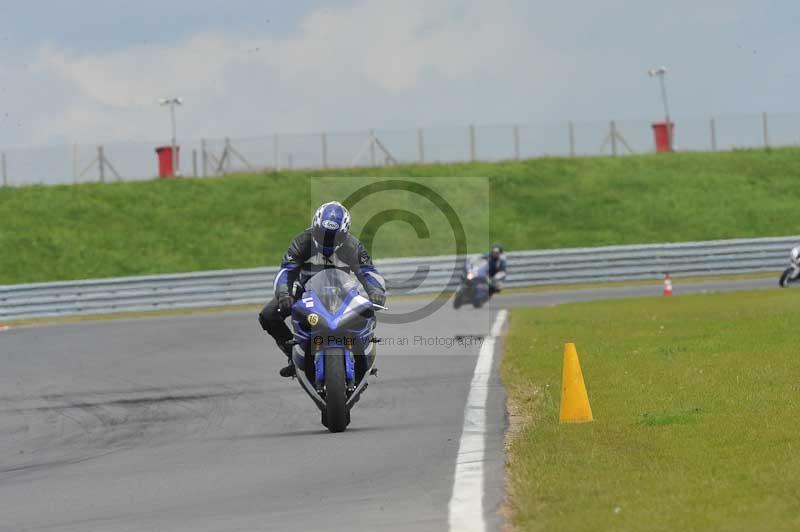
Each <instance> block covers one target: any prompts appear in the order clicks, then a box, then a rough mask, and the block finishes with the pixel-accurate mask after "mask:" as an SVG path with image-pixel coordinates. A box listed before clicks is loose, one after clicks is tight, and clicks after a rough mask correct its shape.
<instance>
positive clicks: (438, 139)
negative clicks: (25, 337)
mask: <svg viewBox="0 0 800 532" xmlns="http://www.w3.org/2000/svg"><path fill="white" fill-rule="evenodd" d="M674 123H675V126H674V127H675V129H674V148H675V150H676V151H717V150H733V149H738V148H763V147H779V146H795V145H800V113H785V114H760V115H731V116H719V117H711V118H703V117H678V118H677V119H675V120H674ZM157 146H158V143H151V142H109V143H105V144H102V145H72V146H69V145H64V146H49V147H37V148H16V149H8V150H0V179H2V181H0V185H3V186H17V185H29V184H40V183H41V184H62V183H83V182H90V181H92V182H98V181H106V182H109V181H114V180H126V181H127V180H137V179H150V178H153V177H154V176H156V175H158V161H157V157H156V153H155V148H156V147H157ZM653 151H655V143H654V135H653V129H652V123H651V122H650V121H647V120H619V121H609V122H564V123H548V124H497V125H476V126H471V125H464V126H460V127H430V128H424V129H407V130H373V131H355V132H330V133H315V134H314V133H311V134H287V135H284V134H271V135H265V136H263V137H250V138H215V139H197V140H191V141H184V142H182V143H181V149H180V152H181V153H180V165H179V166H180V173H181V174H182V175H184V176H197V177H204V176H218V175H225V174H228V173H232V172H247V171H271V170H286V169H298V168H323V169H324V168H337V167H338V168H342V167H353V166H367V167H369V166H384V165H392V164H406V163H422V162H426V163H427V162H466V161H497V160H504V159H526V158H533V157H545V156H560V157H579V156H589V155H627V154H632V153H650V152H653Z"/></svg>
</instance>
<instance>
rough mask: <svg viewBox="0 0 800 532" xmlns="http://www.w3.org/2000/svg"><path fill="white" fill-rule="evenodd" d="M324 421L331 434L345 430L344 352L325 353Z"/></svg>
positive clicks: (331, 351)
mask: <svg viewBox="0 0 800 532" xmlns="http://www.w3.org/2000/svg"><path fill="white" fill-rule="evenodd" d="M324 356H325V405H326V408H325V410H326V412H325V413H326V415H325V416H324V417H325V421H326V422H327V423H326V426H327V427H328V430H329V431H331V432H342V431H344V429H346V428H347V422H348V419H347V418H348V417H349V416H348V415H347V406H346V403H347V382H346V379H345V370H344V357H345V354H344V350H343V349H329V350H328V351H326V352H325V355H324Z"/></svg>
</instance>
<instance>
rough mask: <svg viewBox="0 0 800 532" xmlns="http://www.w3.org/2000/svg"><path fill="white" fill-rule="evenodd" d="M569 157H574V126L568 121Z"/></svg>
mask: <svg viewBox="0 0 800 532" xmlns="http://www.w3.org/2000/svg"><path fill="white" fill-rule="evenodd" d="M569 156H570V157H575V125H574V124H573V123H572V120H570V121H569Z"/></svg>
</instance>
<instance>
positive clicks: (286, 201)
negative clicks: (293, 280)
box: [0, 149, 800, 284]
mask: <svg viewBox="0 0 800 532" xmlns="http://www.w3.org/2000/svg"><path fill="white" fill-rule="evenodd" d="M323 176H333V177H334V179H327V180H324V181H320V179H321V178H322V177H323ZM347 176H355V177H357V178H358V177H360V178H361V179H362V181H360V183H366V182H368V180H365V179H363V178H364V176H376V177H406V176H411V177H428V176H439V179H436V180H435V185H436V188H437V190H447V191H448V194H446V195H445V199H446V200H447V201H448V202H449V203H450V204H452V205H453V207H454V208H456V210H457V211H458V213H459V216H460V218H461V219H462V220H463V221H464V223H465V226H467V227H466V229H467V231H468V240H469V244H470V248H471V249H470V251H477V250H478V249H480V248H482V247H483V246H485V245H486V243H487V241H495V240H497V241H501V242H502V243H504V244H505V245H506V247H507V248H508V249H533V248H556V247H567V246H594V245H604V244H625V243H643V242H664V241H686V240H703V239H712V238H729V237H731V238H732V237H749V236H779V235H788V234H793V233H797V232H798V231H797V229H796V227H795V226H794V224H793V223H791V221H792V220H794V218H795V216H796V213H797V205H798V200H800V187H798V186H797V184H798V181H800V150H794V149H782V150H773V151H743V152H733V153H715V154H701V153H697V154H669V155H661V156H658V155H642V156H632V157H620V158H579V159H559V158H552V159H536V160H529V161H519V162H502V163H474V164H447V165H435V164H431V165H413V166H399V167H388V168H372V169H348V170H336V171H325V172H321V171H320V172H301V171H297V172H283V173H278V174H261V175H238V176H229V177H226V178H214V179H203V180H201V179H183V180H171V181H146V182H135V183H112V184H105V185H101V184H84V185H78V186H57V187H41V186H34V187H25V188H0V250H2V251H0V284H10V283H19V282H33V281H48V280H58V279H77V278H87V277H108V276H122V275H134V274H147V273H163V272H182V271H193V270H207V269H220V268H241V267H255V266H261V265H265V264H274V263H276V262H277V261H278V260H279V258H280V255H281V254H282V253H283V251H284V250H285V248H286V244H287V242H288V240H289V239H290V238H291V236H293V235H294V234H295V233H297V232H298V231H300V230H302V229H303V228H304V227H306V226H307V225H308V223H309V219H310V215H311V211H312V205H313V204H315V203H316V202H317V200H318V198H320V197H322V196H325V197H327V198H336V199H342V198H341V197H339V196H341V195H342V194H344V192H343V191H344V189H346V188H348V187H350V188H352V187H351V185H352V181H351V180H349V179H346V177H347ZM462 176H479V177H485V178H487V181H486V183H487V185H486V189H485V190H484V189H483V188H482V186H481V185H480V183H479V182H477V181H476V182H473V184H468V185H464V184H463V183H464V181H463V180H462V179H459V178H460V177H462ZM487 196H488V198H487ZM487 200H488V201H487ZM365 203H371V205H370V207H371V208H373V209H375V210H379V209H387V208H391V209H398V208H406V207H409V208H412V209H413V208H417V210H419V208H422V214H421V217H422V219H423V220H424V221H425V222H427V223H428V224H429V226H430V227H432V229H431V233H432V234H431V235H429V238H425V239H419V238H418V236H417V234H416V233H415V231H414V230H413V229H412V227H411V226H410V225H409V224H407V223H403V222H401V221H395V222H391V223H390V224H387V225H385V226H384V227H383V228H381V229H380V230H379V231H378V233H377V235H376V238H375V245H374V249H373V250H372V252H373V255H374V256H376V257H386V256H404V255H406V256H408V255H418V254H442V253H453V252H454V247H453V243H452V240H453V237H452V233H451V232H450V230H449V226H447V225H446V224H445V223H444V220H443V219H439V218H437V215H436V214H435V213H428V214H426V212H427V211H425V208H426V207H425V205H426V204H425V201H420V200H419V198H414V197H412V196H402V195H401V196H397V195H395V196H393V195H391V194H390V195H388V196H385V195H384V196H381V195H376V196H374V197H373V198H371V199H370V201H369V202H365ZM428 210H429V211H430V209H428ZM364 221H365V220H364V216H361V215H359V217H357V218H356V220H355V224H356V229H358V228H359V224H363V223H364ZM484 221H486V223H488V227H486V223H484ZM357 232H358V231H357Z"/></svg>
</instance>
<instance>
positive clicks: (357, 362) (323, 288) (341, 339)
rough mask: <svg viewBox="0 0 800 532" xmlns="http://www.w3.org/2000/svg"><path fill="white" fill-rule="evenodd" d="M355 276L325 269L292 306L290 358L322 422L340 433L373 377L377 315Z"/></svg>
mask: <svg viewBox="0 0 800 532" xmlns="http://www.w3.org/2000/svg"><path fill="white" fill-rule="evenodd" d="M359 288H360V283H359V282H358V280H357V279H355V278H354V277H353V276H352V275H350V274H348V273H345V272H343V271H341V270H337V269H326V270H322V271H321V272H319V273H317V274H316V275H314V276H313V277H312V278H311V279H309V281H308V282H307V283H306V286H305V292H304V293H303V297H302V298H301V299H298V300H297V302H295V304H294V306H293V307H292V325H293V328H294V341H293V343H294V348H293V349H292V360H294V365H295V367H296V368H297V373H296V375H297V380H298V381H299V382H300V386H302V388H303V389H304V390H305V391H306V393H307V394H308V395H309V397H311V399H312V400H313V401H314V404H316V405H317V407H318V408H319V409H320V412H322V424H323V425H324V426H326V427H327V428H328V430H329V431H331V432H342V431H344V430H345V429H346V428H347V425H349V424H350V410H351V409H352V408H353V405H354V404H355V403H356V402H357V401H358V400H359V398H360V396H361V394H362V393H363V392H364V390H366V389H367V386H368V382H367V381H368V377H369V376H370V375H375V374H376V373H377V370H376V368H375V354H376V349H375V344H376V343H377V341H376V340H375V338H374V331H375V324H376V320H375V311H376V310H385V307H382V306H380V305H375V304H373V303H372V302H371V301H370V300H369V299H367V297H365V296H364V295H363V294H362V293H361V292H359Z"/></svg>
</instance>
